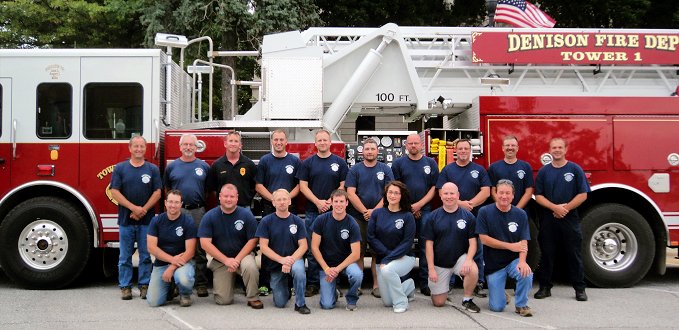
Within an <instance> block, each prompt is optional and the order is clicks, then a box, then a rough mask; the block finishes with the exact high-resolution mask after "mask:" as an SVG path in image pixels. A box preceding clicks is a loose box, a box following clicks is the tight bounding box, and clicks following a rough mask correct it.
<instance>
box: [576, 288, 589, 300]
mask: <svg viewBox="0 0 679 330" xmlns="http://www.w3.org/2000/svg"><path fill="white" fill-rule="evenodd" d="M575 300H577V301H587V293H586V292H585V290H584V289H583V290H580V291H575Z"/></svg>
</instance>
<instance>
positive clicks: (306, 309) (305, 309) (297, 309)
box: [295, 305, 311, 314]
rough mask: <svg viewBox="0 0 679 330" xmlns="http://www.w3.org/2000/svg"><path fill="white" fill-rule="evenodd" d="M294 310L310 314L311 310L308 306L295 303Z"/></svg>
mask: <svg viewBox="0 0 679 330" xmlns="http://www.w3.org/2000/svg"><path fill="white" fill-rule="evenodd" d="M295 312H297V313H300V314H311V310H310V309H309V307H306V305H303V306H297V305H295Z"/></svg>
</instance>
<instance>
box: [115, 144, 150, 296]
mask: <svg viewBox="0 0 679 330" xmlns="http://www.w3.org/2000/svg"><path fill="white" fill-rule="evenodd" d="M129 150H130V159H129V160H126V161H123V162H120V163H118V164H116V166H115V168H114V169H113V174H111V196H112V197H113V199H115V200H116V201H117V202H118V230H119V231H120V254H119V255H118V286H119V287H120V289H121V293H122V299H123V300H130V299H132V254H134V244H135V243H137V250H138V252H139V268H138V270H139V272H138V279H137V284H138V286H139V296H140V297H141V298H142V299H146V293H147V291H148V287H149V280H150V277H151V255H150V254H149V252H148V250H147V246H146V234H147V233H148V226H149V223H150V222H151V218H153V214H154V207H155V205H156V203H158V200H160V188H161V187H162V182H161V179H160V170H159V169H158V166H156V165H154V164H151V163H149V162H147V161H145V160H144V155H145V154H146V139H144V137H142V136H141V135H137V136H134V137H132V138H131V139H130V142H129Z"/></svg>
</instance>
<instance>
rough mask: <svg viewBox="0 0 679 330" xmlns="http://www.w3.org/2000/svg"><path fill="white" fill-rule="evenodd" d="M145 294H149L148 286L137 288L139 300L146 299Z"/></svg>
mask: <svg viewBox="0 0 679 330" xmlns="http://www.w3.org/2000/svg"><path fill="white" fill-rule="evenodd" d="M147 292H149V286H148V285H142V286H141V288H139V296H140V297H141V299H146V293H147Z"/></svg>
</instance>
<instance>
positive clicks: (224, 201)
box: [198, 183, 264, 309]
mask: <svg viewBox="0 0 679 330" xmlns="http://www.w3.org/2000/svg"><path fill="white" fill-rule="evenodd" d="M237 201H238V189H237V188H236V186H235V185H233V184H230V183H227V184H225V185H224V186H223V187H222V189H221V191H220V192H219V205H218V206H217V207H215V208H213V209H212V210H210V211H208V212H207V213H205V216H204V217H203V220H202V221H201V223H200V227H199V228H198V237H200V245H201V246H202V247H203V249H204V250H205V252H206V253H207V254H209V255H211V256H212V261H210V264H209V267H210V270H212V274H213V279H212V284H213V291H214V295H215V303H217V304H218V305H230V304H232V303H233V287H234V282H235V278H236V276H235V275H236V274H238V275H240V276H241V277H242V278H243V284H245V297H246V299H247V300H248V306H250V307H252V308H253V309H262V308H264V304H262V302H261V301H260V300H259V299H258V298H259V292H258V289H259V285H258V281H259V269H257V263H256V262H255V256H254V253H252V251H253V250H254V249H255V246H257V237H255V232H256V231H257V220H255V216H253V215H252V212H250V210H249V209H247V208H245V207H242V206H238V205H237Z"/></svg>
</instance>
